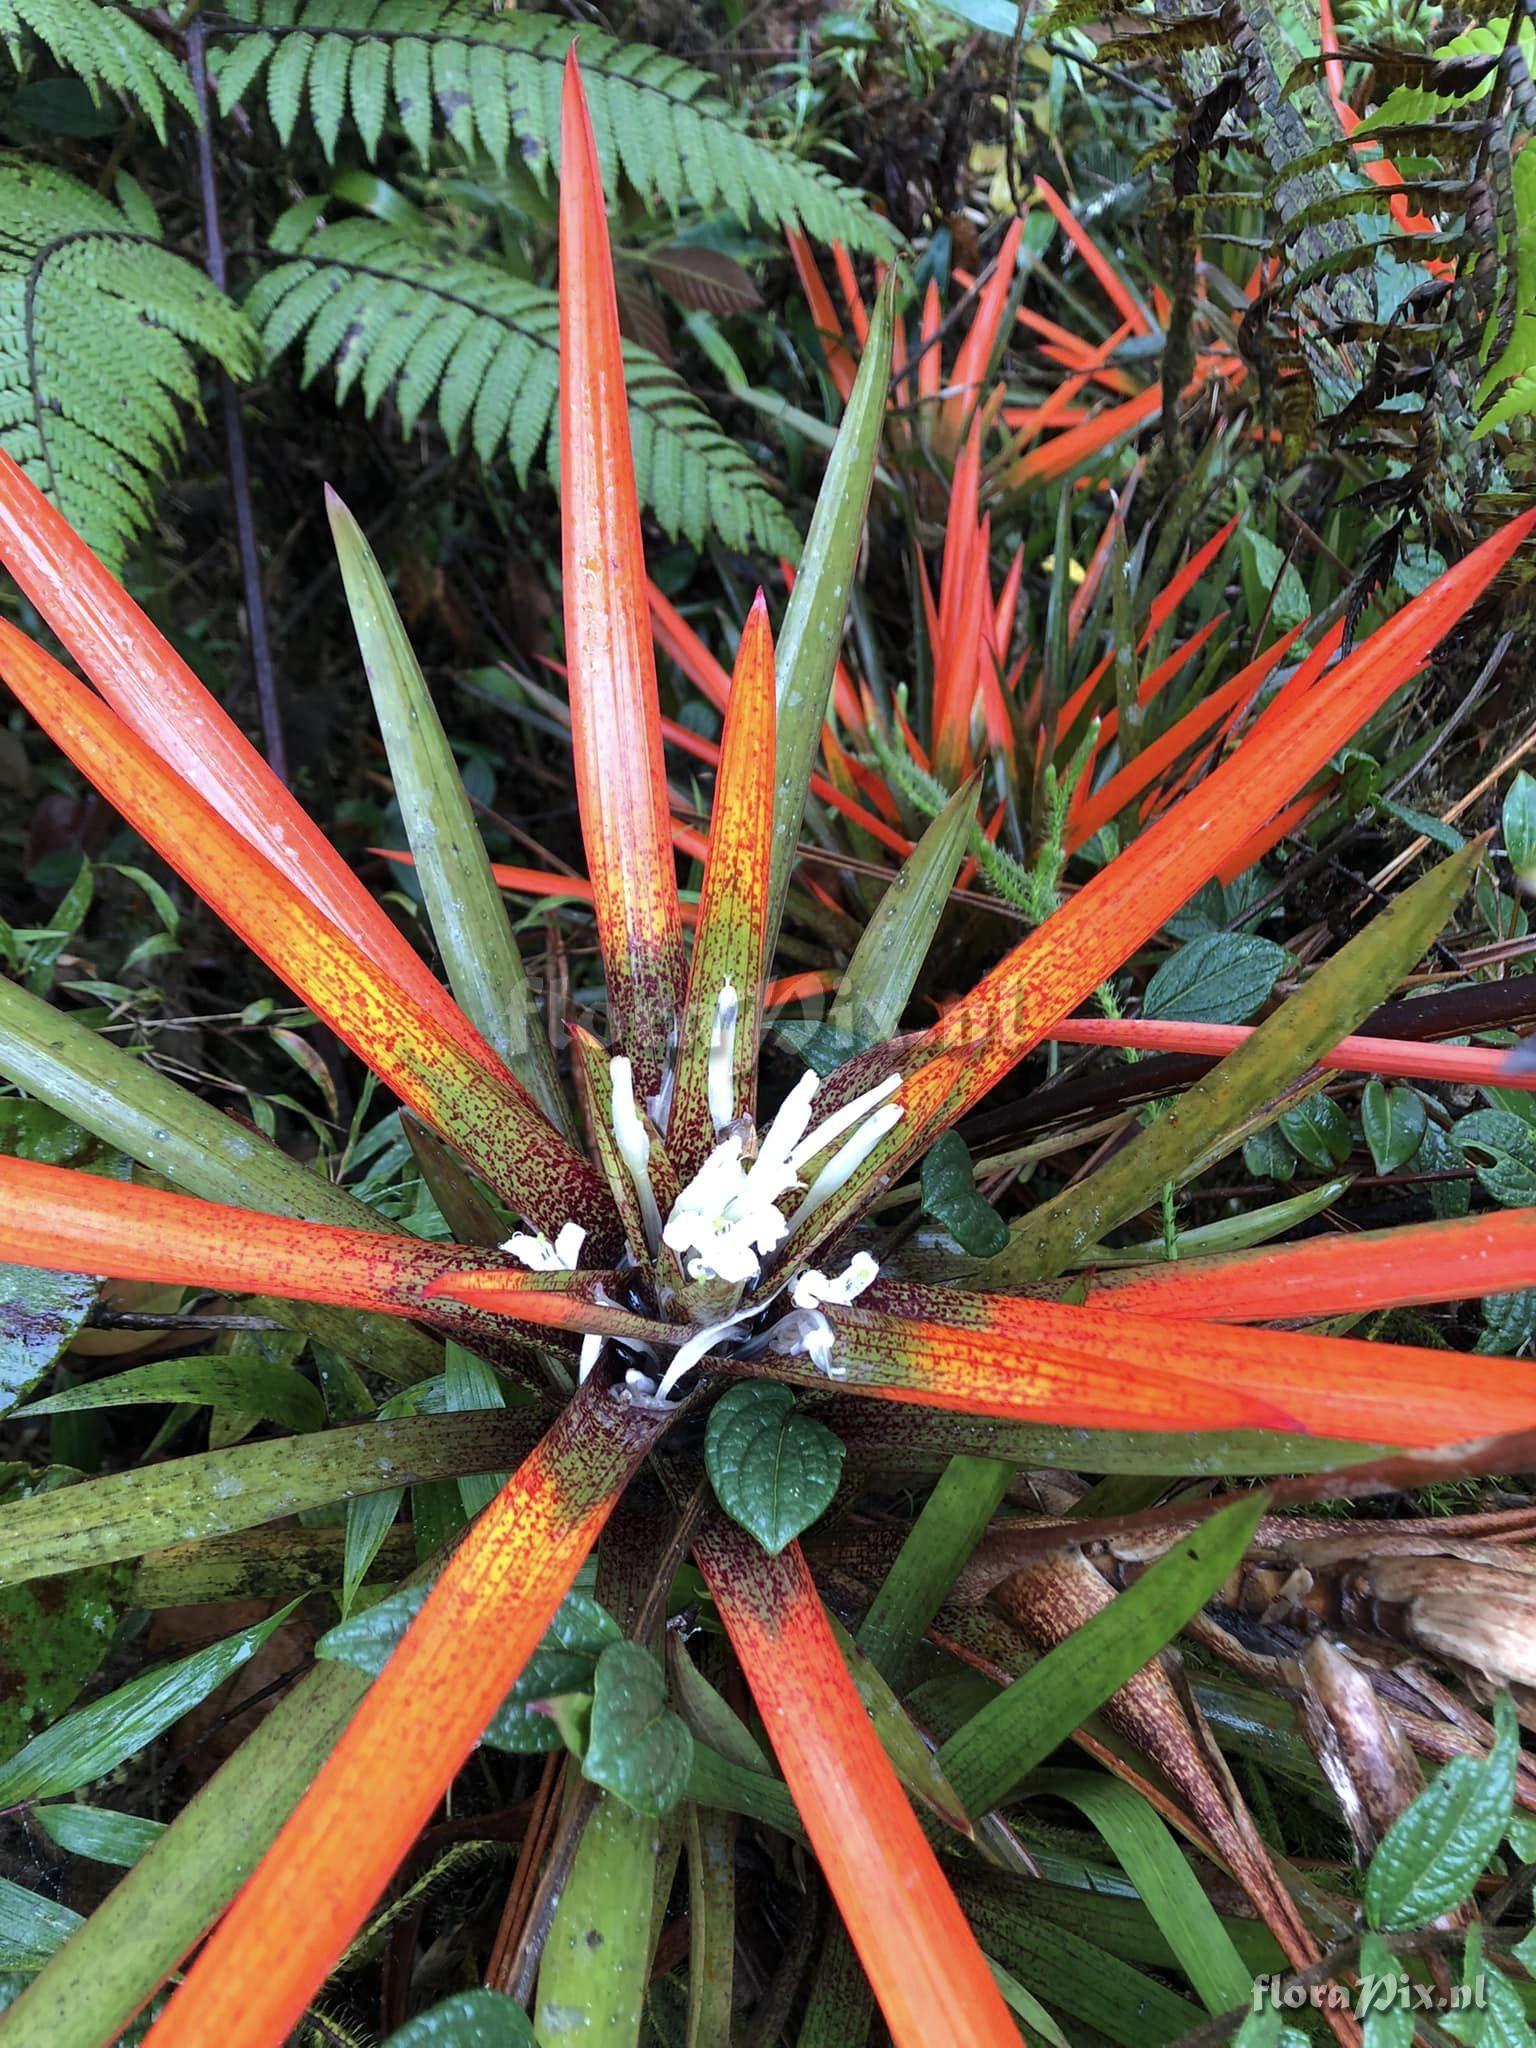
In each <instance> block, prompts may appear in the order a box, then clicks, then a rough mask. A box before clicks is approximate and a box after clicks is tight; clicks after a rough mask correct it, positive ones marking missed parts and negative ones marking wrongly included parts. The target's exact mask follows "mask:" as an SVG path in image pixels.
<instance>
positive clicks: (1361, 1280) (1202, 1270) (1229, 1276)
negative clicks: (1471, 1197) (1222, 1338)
mask: <svg viewBox="0 0 1536 2048" xmlns="http://www.w3.org/2000/svg"><path fill="white" fill-rule="evenodd" d="M1533 1286H1536V1215H1533V1214H1532V1212H1531V1211H1530V1210H1529V1209H1501V1210H1499V1211H1497V1212H1496V1213H1495V1214H1492V1215H1487V1216H1461V1217H1457V1218H1456V1219H1455V1220H1454V1221H1452V1222H1448V1223H1411V1224H1407V1225H1405V1226H1404V1227H1403V1228H1402V1229H1399V1230H1371V1231H1362V1232H1352V1233H1351V1234H1350V1235H1349V1236H1347V1237H1344V1236H1341V1237H1315V1238H1309V1239H1308V1240H1307V1241H1306V1242H1305V1243H1303V1244H1287V1245H1279V1246H1276V1247H1274V1248H1273V1249H1269V1250H1264V1251H1251V1252H1233V1253H1231V1254H1230V1255H1228V1256H1227V1257H1224V1258H1216V1259H1178V1260H1176V1261H1175V1262H1174V1263H1173V1264H1172V1265H1170V1266H1162V1267H1158V1268H1155V1269H1154V1270H1151V1271H1146V1272H1132V1271H1127V1272H1125V1273H1123V1274H1120V1273H1105V1274H1103V1275H1102V1276H1099V1278H1098V1279H1097V1281H1096V1285H1095V1293H1094V1297H1093V1299H1094V1304H1095V1306H1096V1307H1098V1306H1103V1307H1110V1308H1126V1309H1129V1310H1131V1311H1132V1312H1133V1313H1135V1314H1137V1315H1147V1316H1161V1315H1174V1316H1190V1317H1194V1318H1197V1319H1199V1320H1200V1321H1203V1322H1215V1323H1248V1322H1278V1321H1280V1320H1281V1319H1282V1318H1290V1317H1294V1318H1297V1319H1305V1320H1311V1319H1313V1318H1315V1317H1317V1316H1334V1315H1348V1314H1351V1313H1352V1312H1354V1311H1355V1310H1358V1309H1384V1308H1401V1307H1405V1306H1407V1305H1408V1304H1410V1303H1414V1302H1426V1301H1470V1300H1473V1299H1476V1298H1478V1297H1480V1296H1482V1295H1487V1294H1503V1293H1508V1292H1512V1291H1513V1290H1514V1289H1516V1288H1522V1287H1533ZM1435 1355H1436V1356H1437V1357H1439V1358H1441V1359H1447V1358H1450V1357H1452V1356H1453V1354H1451V1353H1447V1352H1437V1353H1436V1354H1435ZM1477 1362H1478V1364H1479V1366H1480V1367H1481V1366H1482V1365H1483V1364H1484V1362H1485V1361H1484V1360H1483V1359H1481V1358H1479V1359H1478V1361H1477ZM1526 1373H1527V1378H1529V1367H1527V1369H1526ZM1463 1434H1464V1435H1468V1436H1470V1435H1473V1434H1475V1431H1474V1430H1473V1429H1472V1427H1471V1426H1470V1423H1469V1426H1468V1428H1467V1429H1466V1430H1464V1431H1463Z"/></svg>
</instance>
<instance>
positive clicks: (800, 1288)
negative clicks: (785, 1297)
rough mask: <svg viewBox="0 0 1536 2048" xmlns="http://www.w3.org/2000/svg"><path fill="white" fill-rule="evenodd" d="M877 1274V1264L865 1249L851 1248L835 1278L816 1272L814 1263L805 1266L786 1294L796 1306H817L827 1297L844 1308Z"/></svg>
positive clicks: (819, 1306)
mask: <svg viewBox="0 0 1536 2048" xmlns="http://www.w3.org/2000/svg"><path fill="white" fill-rule="evenodd" d="M879 1277H880V1268H879V1267H878V1266H877V1265H876V1264H875V1261H874V1260H873V1259H872V1258H871V1257H870V1255H869V1253H868V1252H855V1253H854V1255H853V1257H852V1258H851V1259H850V1260H849V1261H848V1263H847V1265H846V1266H845V1267H844V1268H843V1270H842V1272H841V1273H839V1274H838V1276H837V1278H836V1279H835V1280H829V1279H828V1278H827V1276H826V1274H825V1273H818V1272H817V1270H816V1268H815V1267H814V1266H807V1268H806V1269H805V1271H804V1272H803V1273H802V1274H801V1275H800V1277H799V1279H798V1280H796V1282H795V1284H794V1286H793V1287H792V1288H791V1289H790V1290H789V1298H790V1300H791V1301H792V1302H793V1303H794V1304H795V1307H796V1308H821V1307H822V1306H823V1304H824V1303H826V1302H829V1301H831V1302H835V1303H836V1304H837V1305H838V1307H839V1308H847V1307H848V1305H849V1303H850V1302H855V1301H857V1300H858V1298H859V1296H860V1295H861V1294H862V1293H863V1292H864V1290H865V1288H866V1287H868V1286H870V1285H871V1283H872V1282H874V1281H875V1280H878V1279H879Z"/></svg>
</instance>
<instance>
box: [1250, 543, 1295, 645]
mask: <svg viewBox="0 0 1536 2048" xmlns="http://www.w3.org/2000/svg"><path fill="white" fill-rule="evenodd" d="M1242 566H1243V588H1244V593H1245V595H1246V597H1247V601H1248V623H1249V624H1250V626H1252V627H1253V628H1254V629H1255V630H1257V628H1258V624H1259V621H1260V620H1261V619H1262V618H1264V617H1265V616H1266V614H1267V615H1268V618H1269V624H1270V629H1271V635H1273V634H1274V633H1285V632H1289V630H1290V628H1291V627H1292V626H1299V625H1301V624H1302V623H1303V622H1304V621H1305V620H1306V619H1307V617H1308V616H1309V615H1310V613H1311V609H1312V606H1311V601H1310V600H1309V598H1308V596H1307V586H1306V584H1305V583H1304V582H1303V581H1302V579H1301V571H1300V570H1299V569H1298V568H1297V567H1296V564H1295V563H1294V562H1292V561H1287V559H1286V557H1285V554H1284V551H1283V550H1282V549H1280V548H1278V547H1276V545H1275V543H1274V542H1273V541H1272V540H1269V539H1266V537H1265V536H1264V535H1263V534H1262V533H1257V532H1255V531H1254V529H1253V528H1252V527H1249V526H1245V527H1244V528H1243V536H1242Z"/></svg>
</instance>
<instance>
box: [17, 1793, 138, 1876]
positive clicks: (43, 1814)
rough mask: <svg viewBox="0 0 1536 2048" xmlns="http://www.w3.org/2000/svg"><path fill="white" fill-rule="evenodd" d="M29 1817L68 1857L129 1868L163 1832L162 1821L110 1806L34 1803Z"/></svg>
mask: <svg viewBox="0 0 1536 2048" xmlns="http://www.w3.org/2000/svg"><path fill="white" fill-rule="evenodd" d="M32 1819H33V1820H34V1821H35V1822H36V1824H37V1826H38V1827H40V1828H41V1829H42V1831H43V1833H44V1834H45V1835H47V1836H48V1837H49V1839H50V1840H51V1841H54V1842H57V1843H58V1845H59V1847H60V1848H61V1849H64V1850H67V1851H68V1853H69V1854H70V1855H71V1856H85V1857H88V1858H89V1859H90V1861H91V1862H93V1863H112V1864H115V1865H116V1866H117V1867H118V1868H119V1869H121V1870H131V1869H132V1868H133V1866H134V1864H135V1863H137V1862H138V1860H139V1858H140V1857H141V1856H142V1855H144V1854H145V1853H146V1852H147V1851H148V1850H150V1849H152V1848H153V1847H154V1845H155V1843H156V1842H158V1841H159V1839H160V1837H161V1836H162V1835H163V1834H164V1833H165V1822H164V1821H158V1820H141V1819H140V1817H139V1815H138V1814H136V1813H114V1812H113V1810H112V1809H111V1807H109V1806H34V1807H33V1809H32Z"/></svg>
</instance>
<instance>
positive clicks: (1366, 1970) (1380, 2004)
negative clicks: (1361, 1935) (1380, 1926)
mask: <svg viewBox="0 0 1536 2048" xmlns="http://www.w3.org/2000/svg"><path fill="white" fill-rule="evenodd" d="M1355 2011H1356V2013H1357V2014H1358V2015H1359V2017H1360V2019H1361V2020H1362V2022H1363V2023H1364V2024H1363V2027H1362V2031H1363V2033H1364V2035H1365V2048H1413V2035H1414V2018H1413V2000H1412V1994H1411V1991H1410V1988H1409V1983H1408V1972H1407V1971H1406V1970H1405V1969H1404V1968H1403V1966H1402V1964H1401V1963H1400V1962H1399V1961H1398V1959H1397V1957H1396V1956H1395V1955H1393V1953H1392V1951H1391V1949H1389V1948H1388V1947H1387V1944H1386V1943H1385V1942H1384V1941H1383V1940H1382V1938H1381V1936H1380V1935H1379V1934H1368V1935H1367V1936H1366V1937H1365V1940H1364V1941H1363V1942H1362V1943H1361V1944H1360V1984H1359V1989H1358V1990H1357V1992H1356V1994H1355Z"/></svg>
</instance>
